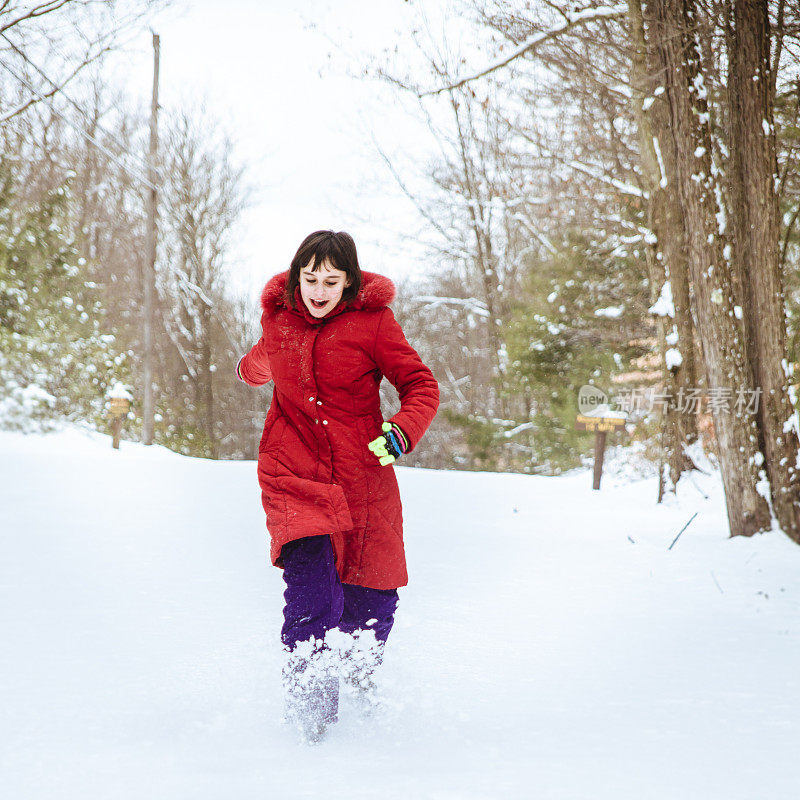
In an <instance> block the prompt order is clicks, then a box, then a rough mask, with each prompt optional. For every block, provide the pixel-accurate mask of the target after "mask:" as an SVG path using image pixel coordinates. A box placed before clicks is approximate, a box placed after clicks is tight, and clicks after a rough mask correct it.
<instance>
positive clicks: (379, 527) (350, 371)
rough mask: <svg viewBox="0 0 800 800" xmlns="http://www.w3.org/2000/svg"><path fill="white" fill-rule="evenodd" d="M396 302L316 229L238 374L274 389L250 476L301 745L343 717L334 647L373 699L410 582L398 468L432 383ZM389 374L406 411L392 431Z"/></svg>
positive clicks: (270, 289)
mask: <svg viewBox="0 0 800 800" xmlns="http://www.w3.org/2000/svg"><path fill="white" fill-rule="evenodd" d="M394 295H395V290H394V285H393V284H392V282H391V281H390V280H389V279H388V278H385V277H383V276H381V275H377V274H374V273H370V272H362V271H361V269H360V268H359V264H358V256H357V254H356V246H355V242H354V241H353V239H352V237H351V236H350V235H348V234H347V233H344V232H341V231H340V232H339V233H334V232H333V231H316V232H314V233H312V234H311V235H310V236H308V237H306V239H305V240H304V241H303V243H302V244H301V245H300V247H299V249H298V250H297V253H296V254H295V256H294V258H293V259H292V263H291V266H290V268H289V270H288V271H287V272H283V273H281V274H279V275H276V276H275V277H274V278H272V279H271V280H269V281H268V283H267V285H266V286H265V287H264V290H263V292H262V294H261V308H262V311H263V313H262V316H261V327H262V330H263V335H262V337H261V339H260V340H259V341H258V343H257V344H256V345H255V346H254V347H253V348H252V349H251V350H250V352H249V353H248V354H247V355H245V356H243V357H242V358H241V359H240V361H239V363H238V365H237V368H236V371H237V375H238V376H239V378H240V379H241V380H243V381H244V382H245V383H247V384H249V385H250V386H261V385H263V384H265V383H267V382H268V381H269V380H273V381H274V382H275V389H274V392H273V396H272V405H271V406H270V408H269V412H268V413H267V419H266V422H265V423H264V432H263V434H262V436H261V442H260V444H259V448H258V479H259V484H260V486H261V497H262V503H263V506H264V510H265V512H266V515H267V528H268V529H269V533H270V537H271V549H270V555H271V559H272V563H273V564H274V565H275V566H277V567H281V568H283V578H284V581H285V582H286V591H285V593H284V598H285V601H286V603H285V607H284V611H283V616H284V624H283V628H282V629H281V640H282V642H283V644H284V647H285V649H286V650H287V652H288V654H289V657H288V659H287V663H286V665H285V667H284V685H285V689H286V693H287V710H288V712H289V715H290V716H291V717H293V718H294V719H295V720H296V721H297V723H298V724H299V727H300V729H301V731H302V732H303V734H304V735H305V737H306V738H307V739H308V740H309V741H318V740H319V739H320V737H321V736H322V735H323V733H324V731H325V729H326V727H327V726H328V725H330V724H331V723H333V722H335V721H336V719H337V713H338V695H339V685H338V683H339V681H338V674H336V673H335V672H333V671H332V670H331V669H330V668H329V667H330V663H331V659H330V657H331V655H332V652H333V651H332V649H331V648H332V647H334V648H337V649H338V650H339V651H340V653H341V654H342V656H343V666H344V676H345V678H346V679H347V680H348V681H349V682H350V683H352V684H354V685H355V686H356V687H358V689H359V690H361V691H364V692H369V691H370V690H371V688H372V681H371V675H372V671H373V670H374V668H375V666H377V664H379V663H380V660H381V656H382V652H383V646H384V644H385V642H386V639H387V637H388V635H389V631H390V630H391V628H392V624H393V622H394V612H395V609H396V606H397V588H398V587H400V586H405V585H406V583H407V582H408V576H407V574H406V563H405V554H404V550H403V522H402V509H401V505H400V494H399V491H398V487H397V480H396V478H395V475H394V470H393V468H392V463H393V462H394V461H395V460H396V459H397V458H399V457H400V456H401V455H402V454H403V453H407V452H409V451H411V450H412V449H413V448H414V447H415V446H416V444H417V442H419V440H420V438H421V437H422V435H423V434H424V433H425V431H426V429H427V428H428V426H429V425H430V423H431V421H432V420H433V417H434V416H435V414H436V410H437V408H438V405H439V387H438V384H437V382H436V380H435V379H434V377H433V375H432V374H431V371H430V370H429V369H428V367H426V366H425V364H423V363H422V361H421V360H420V357H419V355H418V354H417V352H416V351H415V350H414V349H413V348H412V347H411V346H410V345H409V344H408V342H407V341H406V339H405V337H404V336H403V332H402V330H401V329H400V326H399V325H398V324H397V321H396V320H395V318H394V315H393V314H392V311H391V309H389V307H388V306H389V303H391V302H392V300H393V299H394ZM384 376H385V377H386V378H388V379H389V381H391V383H392V384H393V385H394V386H395V387H396V388H397V391H398V393H399V395H400V405H401V408H400V411H399V412H398V413H397V414H395V415H394V416H393V417H392V418H391V419H390V420H388V421H386V422H384V421H383V417H382V415H381V408H380V398H379V394H378V388H379V386H380V382H381V379H382V378H383V377H384ZM329 631H330V632H331V634H330V636H327V637H326V634H328V632H329ZM343 642H344V643H346V644H343ZM342 651H343V652H342ZM365 656H366V657H365ZM339 666H340V669H341V667H342V665H339Z"/></svg>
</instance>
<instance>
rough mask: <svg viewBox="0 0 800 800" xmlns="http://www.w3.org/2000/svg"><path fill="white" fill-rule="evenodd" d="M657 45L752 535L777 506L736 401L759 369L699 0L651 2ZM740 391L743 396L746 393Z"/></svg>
mask: <svg viewBox="0 0 800 800" xmlns="http://www.w3.org/2000/svg"><path fill="white" fill-rule="evenodd" d="M648 7H649V9H651V16H652V18H653V22H654V33H655V39H654V45H655V47H656V53H657V55H658V57H659V60H660V62H661V66H662V74H663V76H664V81H665V89H666V95H667V101H668V105H669V109H670V123H671V133H672V136H673V141H674V148H675V167H676V175H677V184H678V187H677V189H678V191H679V193H680V198H681V202H682V205H683V210H684V221H685V225H686V244H687V256H688V261H689V276H690V280H691V287H690V291H691V310H692V316H693V319H694V324H695V327H696V329H697V331H698V334H699V338H700V344H701V350H702V356H703V363H704V368H705V376H706V383H707V388H708V391H709V393H712V392H713V393H714V394H715V395H716V396H717V397H720V398H722V397H725V396H727V395H730V400H731V402H730V403H729V407H728V408H726V407H725V405H724V404H713V405H712V414H713V419H714V427H715V430H716V434H717V441H718V446H719V462H720V468H721V472H722V480H723V485H724V487H725V498H726V504H727V512H728V522H729V525H730V532H731V535H752V534H754V533H757V532H759V531H764V530H768V529H769V528H770V527H771V519H770V508H769V505H768V503H767V499H765V498H764V497H763V496H762V494H761V493H760V492H759V488H760V487H759V481H760V480H761V478H762V477H763V469H762V467H761V463H762V461H763V457H762V455H761V453H760V450H759V440H758V426H757V420H756V417H755V416H754V415H753V414H750V413H748V409H747V408H744V409H739V408H737V406H736V403H735V401H736V399H737V396H743V397H745V399H746V400H747V401H749V400H750V395H749V393H750V392H752V391H753V389H754V381H753V375H752V370H751V368H750V365H749V363H748V361H747V359H746V357H745V349H744V341H743V333H742V331H741V328H740V324H739V321H738V320H737V318H736V316H735V313H734V299H733V285H732V276H731V271H730V267H729V264H728V262H727V261H726V258H725V251H724V248H725V244H726V242H725V236H726V234H725V219H724V210H723V209H722V208H720V206H719V204H718V201H717V195H716V193H715V188H716V181H717V176H716V175H714V174H713V173H712V160H711V146H712V144H711V135H710V130H709V124H708V103H707V97H706V89H705V85H704V81H703V73H702V70H701V67H700V56H699V53H698V50H697V40H696V32H695V8H694V0H648ZM739 393H741V395H740V394H739Z"/></svg>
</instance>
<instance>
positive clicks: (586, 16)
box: [418, 3, 628, 97]
mask: <svg viewBox="0 0 800 800" xmlns="http://www.w3.org/2000/svg"><path fill="white" fill-rule="evenodd" d="M627 13H628V4H627V3H624V4H620V5H616V6H601V7H600V8H585V9H583V10H582V11H579V12H578V13H577V14H575V15H574V16H572V17H568V18H567V19H566V20H564V21H563V22H561V23H559V24H558V25H555V26H553V27H552V28H550V29H548V30H546V31H537V32H536V33H534V34H533V35H532V36H529V37H528V38H527V39H525V41H523V42H522V43H520V44H518V45H517V46H516V47H515V48H514V49H513V50H511V51H510V52H509V53H506V54H504V55H502V56H500V57H499V58H497V59H496V60H495V61H493V62H492V63H490V64H489V65H488V66H486V67H484V68H483V69H480V70H478V71H477V72H475V73H473V74H472V75H465V76H464V77H461V78H457V79H456V80H455V81H454V82H453V83H450V84H448V85H446V86H440V87H439V88H438V89H430V90H428V91H427V92H421V93H419V94H418V97H425V96H426V95H431V94H439V93H440V92H446V91H448V90H449V89H457V88H458V87H459V86H463V85H464V84H465V83H469V82H470V81H474V80H476V79H477V78H482V77H483V76H484V75H488V74H489V73H490V72H494V71H495V70H497V69H500V68H501V67H504V66H506V64H508V63H510V62H511V61H513V60H514V59H515V58H519V57H520V56H521V55H523V54H524V53H527V52H529V51H531V50H535V49H536V48H537V47H538V46H539V45H540V44H542V43H543V42H546V41H548V40H549V39H555V38H557V37H558V36H560V35H561V34H562V33H566V32H567V31H569V30H570V29H571V28H575V27H577V26H578V25H584V24H585V23H587V22H592V21H593V20H596V19H610V18H613V17H622V16H624V15H625V14H627Z"/></svg>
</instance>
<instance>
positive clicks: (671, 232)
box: [628, 0, 697, 502]
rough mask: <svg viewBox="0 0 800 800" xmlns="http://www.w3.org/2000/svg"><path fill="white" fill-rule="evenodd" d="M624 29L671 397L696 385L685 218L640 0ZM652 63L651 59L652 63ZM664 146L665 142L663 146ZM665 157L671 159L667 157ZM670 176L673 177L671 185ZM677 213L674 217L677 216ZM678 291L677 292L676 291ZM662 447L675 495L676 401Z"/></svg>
mask: <svg viewBox="0 0 800 800" xmlns="http://www.w3.org/2000/svg"><path fill="white" fill-rule="evenodd" d="M628 8H629V13H628V19H629V26H628V31H629V35H630V37H631V53H632V58H631V100H632V103H633V116H634V119H635V120H636V125H637V131H638V138H639V152H640V160H641V161H640V163H641V173H642V182H643V184H644V189H645V192H646V193H647V220H648V228H649V230H650V231H651V233H652V234H653V241H651V242H650V243H648V244H647V246H646V248H645V252H646V256H647V268H648V275H649V278H650V302H651V304H652V303H655V302H656V300H657V299H658V296H659V294H660V293H661V289H662V287H663V285H664V283H665V282H666V281H669V282H670V286H671V289H672V296H673V305H674V307H675V316H674V320H673V318H672V317H664V316H658V318H657V319H658V339H659V348H660V351H661V356H662V375H663V384H664V392H665V393H667V396H668V397H670V398H677V397H682V396H685V393H686V391H687V389H688V388H689V387H690V386H692V385H693V384H694V381H695V367H694V335H693V330H692V322H691V316H690V313H689V287H688V280H687V275H686V248H685V232H684V229H683V218H682V215H681V213H680V207H677V208H676V198H675V193H674V191H671V190H672V189H673V188H674V184H675V177H674V158H672V157H670V158H669V163H670V166H671V167H672V169H671V170H669V171H668V170H667V163H666V161H665V155H664V152H663V150H664V146H665V145H667V144H668V142H669V137H668V131H667V127H666V119H665V113H664V109H663V104H662V103H655V104H653V103H652V102H651V104H650V106H649V108H646V106H645V100H646V99H647V98H649V97H652V95H653V91H654V90H655V88H656V85H657V84H656V80H655V78H654V75H653V70H652V69H651V68H648V48H647V42H646V38H645V30H644V19H643V15H642V5H641V0H628ZM650 60H652V56H651V59H650ZM662 142H663V143H664V144H663V145H662ZM668 155H670V156H671V153H669V154H668ZM668 176H670V177H671V178H672V186H670V181H669V178H668ZM676 212H677V213H676ZM676 290H677V291H676ZM668 348H676V349H678V350H679V351H680V353H681V356H682V359H683V360H682V362H681V364H680V366H678V367H672V368H669V367H668V365H667V361H666V353H667V350H668ZM663 434H664V435H663V437H662V441H663V449H664V455H665V457H666V460H667V462H668V463H669V478H670V484H671V485H670V487H669V488H670V490H671V491H673V492H674V491H675V487H676V486H677V483H678V480H679V479H680V476H681V473H682V472H683V471H684V470H685V469H692V468H694V464H693V462H692V461H691V460H690V459H689V458H688V456H687V455H686V454H685V446H686V445H688V444H691V443H692V442H694V441H695V440H696V439H697V426H696V424H695V416H694V414H692V413H682V409H680V408H679V407H678V405H677V404H676V403H673V402H670V403H669V404H668V406H667V407H666V411H665V413H664V419H663ZM663 489H664V474H663V470H662V471H661V472H660V474H659V489H658V501H659V502H660V501H661V499H662V496H663Z"/></svg>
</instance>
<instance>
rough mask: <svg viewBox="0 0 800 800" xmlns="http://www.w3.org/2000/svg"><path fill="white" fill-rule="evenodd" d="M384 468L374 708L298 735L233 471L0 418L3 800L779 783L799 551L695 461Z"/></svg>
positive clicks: (683, 788)
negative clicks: (382, 612)
mask: <svg viewBox="0 0 800 800" xmlns="http://www.w3.org/2000/svg"><path fill="white" fill-rule="evenodd" d="M398 477H399V480H400V484H401V491H402V493H403V499H404V508H405V519H406V542H407V552H408V559H409V572H410V575H411V583H410V585H409V586H408V587H405V588H404V589H402V590H401V593H400V607H399V609H398V615H397V623H396V626H395V629H394V631H393V632H392V636H391V638H390V640H389V645H388V648H387V652H386V661H385V664H384V670H383V676H382V678H383V690H384V696H385V700H386V707H385V709H384V710H383V711H382V713H381V714H380V715H379V716H378V717H377V718H376V719H372V720H362V719H361V718H360V717H359V716H358V715H357V713H356V711H355V709H353V708H351V707H350V706H349V705H348V704H347V702H346V701H347V698H344V700H343V706H342V709H341V715H340V716H341V719H340V723H339V725H338V727H336V728H335V729H334V730H332V731H331V733H330V735H329V737H328V739H327V740H326V741H324V742H323V743H322V744H321V745H320V746H318V747H308V746H305V745H301V744H300V743H299V741H298V739H297V737H296V735H295V734H294V732H293V730H292V729H290V728H288V727H287V726H285V725H282V724H281V722H280V716H281V713H280V712H281V697H280V689H279V682H280V659H281V649H280V644H279V638H278V631H279V627H280V623H281V608H282V590H283V584H282V581H281V575H280V571H279V570H277V569H275V568H273V567H271V566H270V565H269V563H268V550H267V541H266V531H265V528H264V521H263V516H262V510H261V504H260V496H259V490H258V486H257V480H256V471H255V464H254V463H253V462H211V461H204V460H199V459H191V458H185V457H183V456H179V455H176V454H173V453H170V452H168V451H166V450H163V449H161V448H158V447H152V448H145V447H143V446H141V445H137V444H132V443H128V442H123V443H122V449H121V450H120V451H113V450H112V449H111V446H110V440H109V439H108V438H107V437H103V436H100V435H98V434H95V435H87V434H83V433H80V432H78V431H75V430H68V431H64V432H61V433H56V434H51V435H47V436H42V435H29V436H23V435H21V434H12V433H0V537H1V539H0V542H1V546H2V555H1V556H0V637H1V638H0V642H1V645H2V653H3V656H2V658H1V659H0V686H1V687H2V703H1V704H0V786H1V787H2V795H3V797H8V798H13V799H14V800H28V798H42V799H44V798H47V800H56V799H57V798H80V799H81V800H88V799H89V798H98V799H102V800H116V799H117V798H120V799H121V798H136V800H144V799H145V798H147V799H148V800H150V799H153V798H168V799H169V800H177V799H178V798H187V799H188V798H191V799H192V800H196V799H198V798H209V799H213V800H217V799H221V798H235V799H236V800H245V799H246V798H259V799H260V800H261V799H263V798H273V797H274V798H281V800H288V798H300V797H309V798H322V797H324V798H326V800H327V799H328V798H404V799H405V798H431V799H432V800H471V799H472V798H492V799H494V798H536V799H537V800H540V799H541V800H547V798H589V799H591V800H605V798H608V799H609V800H612V799H613V800H621V798H637V800H649V799H651V798H665V799H667V798H668V799H669V800H673V798H680V800H686V799H687V798H698V799H702V800H711V799H712V798H720V799H721V798H725V800H733V799H734V798H748V799H749V798H759V799H760V798H767V799H769V800H777V798H794V797H797V796H798V791H799V790H800V772H798V769H797V762H796V761H795V759H796V757H797V748H798V743H799V742H800V737H799V736H798V734H799V733H800V722H799V721H800V646H798V635H800V615H799V612H800V548H798V547H797V546H796V545H793V544H792V543H791V542H790V541H789V540H788V539H787V538H786V537H785V536H783V535H782V534H780V533H770V534H766V535H762V536H759V537H756V538H755V539H752V540H748V539H743V538H735V539H729V538H727V535H726V525H725V511H724V501H723V496H722V489H721V483H720V481H719V477H718V476H716V475H709V476H698V477H696V478H694V480H693V482H691V483H690V482H686V483H685V484H684V485H682V487H681V490H680V493H679V496H678V500H677V502H672V503H670V504H669V505H666V506H657V505H656V504H655V502H654V501H655V494H656V485H655V481H654V479H647V480H639V481H634V482H631V483H628V484H624V483H621V482H613V483H610V484H609V486H605V485H604V487H603V489H602V490H601V491H600V492H593V491H592V490H591V488H590V487H591V473H590V472H589V471H583V472H578V473H572V474H570V475H568V476H565V477H559V478H545V477H531V476H522V475H498V474H489V473H454V472H436V471H428V470H412V469H402V468H400V469H398ZM705 495H707V497H706V496H705ZM695 511H697V512H698V515H697V517H696V518H695V519H694V521H693V522H692V524H691V525H690V526H689V527H688V528H687V529H686V530H685V531H684V533H683V534H682V536H681V537H680V539H679V540H678V542H677V543H676V545H675V546H674V548H673V549H672V550H671V551H670V550H668V547H669V544H670V542H671V541H672V540H673V539H674V537H675V535H676V533H677V532H678V531H679V530H680V528H681V527H682V526H683V525H684V523H685V522H686V521H687V520H688V519H689V518H690V517H691V515H692V514H693V513H694V512H695Z"/></svg>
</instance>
